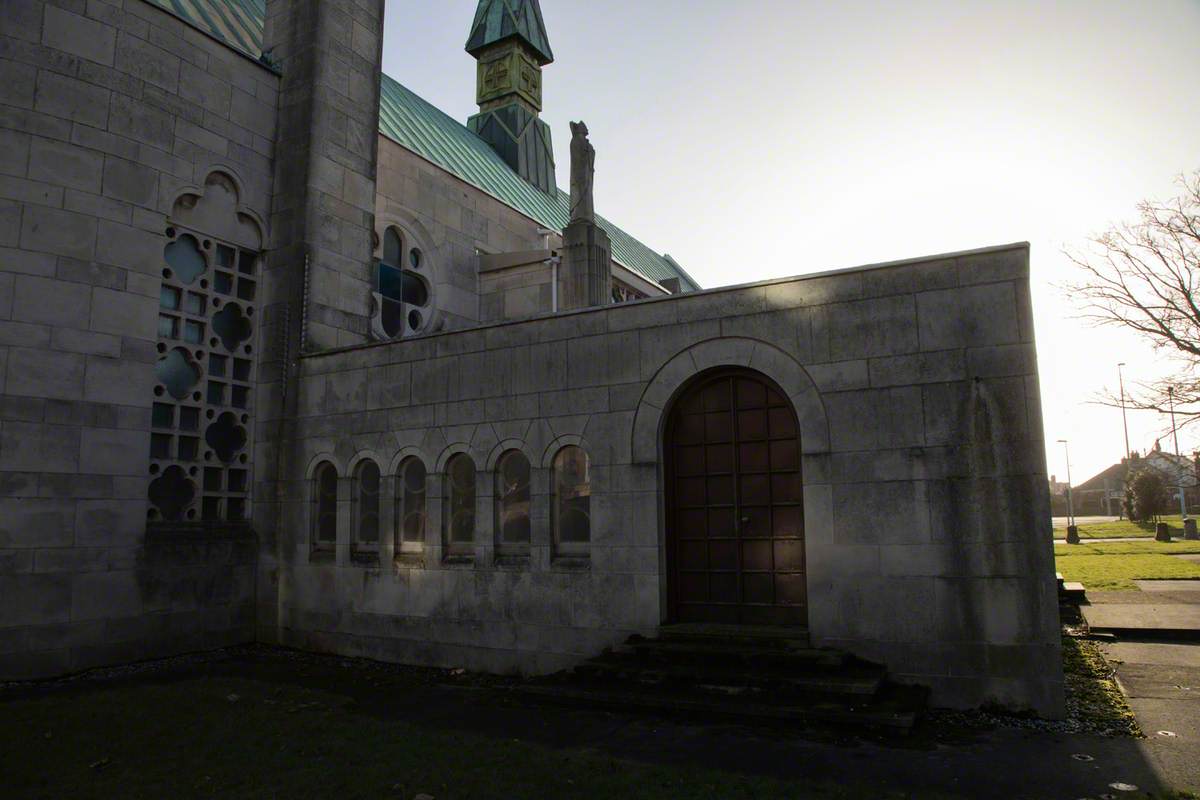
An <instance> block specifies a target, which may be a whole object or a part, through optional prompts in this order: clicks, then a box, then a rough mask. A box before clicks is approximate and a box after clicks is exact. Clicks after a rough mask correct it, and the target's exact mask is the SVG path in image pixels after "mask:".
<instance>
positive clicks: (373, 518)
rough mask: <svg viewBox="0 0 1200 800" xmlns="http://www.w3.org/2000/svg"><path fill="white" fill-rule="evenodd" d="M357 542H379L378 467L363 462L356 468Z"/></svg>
mask: <svg viewBox="0 0 1200 800" xmlns="http://www.w3.org/2000/svg"><path fill="white" fill-rule="evenodd" d="M357 485H358V509H357V510H358V528H357V529H358V541H360V542H363V543H366V544H375V543H377V542H378V541H379V467H377V466H375V462H373V461H364V462H363V463H362V464H361V465H360V466H359V468H358V481H357Z"/></svg>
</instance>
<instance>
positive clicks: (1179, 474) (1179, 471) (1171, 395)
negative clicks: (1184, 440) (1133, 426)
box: [1167, 386, 1188, 525]
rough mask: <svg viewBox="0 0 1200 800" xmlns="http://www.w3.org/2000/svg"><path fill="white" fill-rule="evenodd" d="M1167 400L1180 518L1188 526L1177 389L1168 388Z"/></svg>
mask: <svg viewBox="0 0 1200 800" xmlns="http://www.w3.org/2000/svg"><path fill="white" fill-rule="evenodd" d="M1167 398H1168V399H1169V400H1170V402H1171V437H1172V438H1173V439H1174V440H1175V475H1176V478H1177V480H1176V483H1177V484H1178V485H1179V516H1180V517H1181V518H1182V519H1183V521H1184V524H1185V525H1186V524H1187V518H1188V515H1187V503H1186V502H1184V499H1183V468H1182V467H1181V466H1180V465H1179V459H1180V455H1179V431H1178V430H1177V429H1176V428H1175V387H1174V386H1168V387H1167Z"/></svg>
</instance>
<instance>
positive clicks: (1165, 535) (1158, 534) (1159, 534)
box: [1154, 522, 1171, 542]
mask: <svg viewBox="0 0 1200 800" xmlns="http://www.w3.org/2000/svg"><path fill="white" fill-rule="evenodd" d="M1154 541H1156V542H1169V541H1171V529H1170V528H1169V527H1167V523H1165V522H1160V523H1158V524H1157V525H1155V526H1154Z"/></svg>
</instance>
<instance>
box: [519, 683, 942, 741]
mask: <svg viewBox="0 0 1200 800" xmlns="http://www.w3.org/2000/svg"><path fill="white" fill-rule="evenodd" d="M516 691H517V693H518V694H519V695H521V696H523V697H525V698H527V699H530V700H534V701H539V702H549V703H555V704H561V705H569V706H574V707H579V706H583V707H588V708H602V709H606V710H613V711H634V712H652V713H663V714H668V715H679V716H688V717H698V718H701V719H704V720H711V719H724V720H733V721H739V722H757V723H786V724H788V725H795V724H803V723H814V722H815V723H823V724H830V725H837V726H848V727H852V728H856V729H862V728H867V729H873V730H882V731H889V732H892V733H907V732H908V731H910V730H912V728H913V726H914V725H915V724H916V722H917V719H918V717H919V710H917V709H914V708H908V707H906V705H912V704H911V703H894V704H889V705H871V704H866V703H864V704H861V705H847V704H843V703H837V702H826V703H811V704H804V705H786V704H780V703H754V702H748V701H746V700H745V699H742V698H722V697H695V696H687V695H680V694H675V693H671V692H663V691H638V690H634V689H627V688H617V687H613V688H608V689H597V688H583V687H578V686H573V685H568V684H541V685H526V686H522V687H520V688H519V689H517V690H516Z"/></svg>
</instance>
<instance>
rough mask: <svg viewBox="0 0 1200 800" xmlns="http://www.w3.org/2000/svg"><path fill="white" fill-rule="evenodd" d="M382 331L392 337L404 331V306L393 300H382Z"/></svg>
mask: <svg viewBox="0 0 1200 800" xmlns="http://www.w3.org/2000/svg"><path fill="white" fill-rule="evenodd" d="M383 331H384V333H386V334H387V335H388V336H391V337H393V338H395V337H396V336H399V335H400V334H401V333H403V332H404V306H403V305H402V304H400V303H397V302H396V301H395V300H388V299H386V298H385V299H384V301H383Z"/></svg>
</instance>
